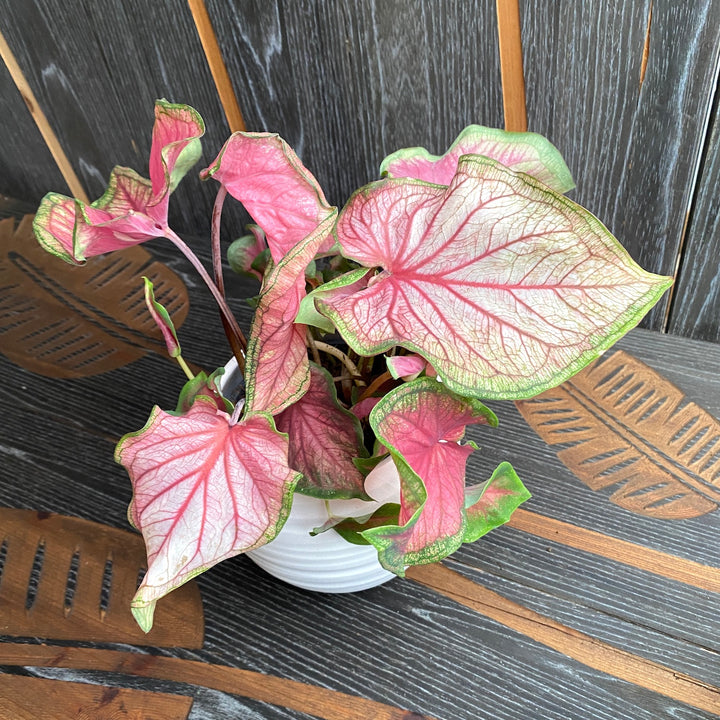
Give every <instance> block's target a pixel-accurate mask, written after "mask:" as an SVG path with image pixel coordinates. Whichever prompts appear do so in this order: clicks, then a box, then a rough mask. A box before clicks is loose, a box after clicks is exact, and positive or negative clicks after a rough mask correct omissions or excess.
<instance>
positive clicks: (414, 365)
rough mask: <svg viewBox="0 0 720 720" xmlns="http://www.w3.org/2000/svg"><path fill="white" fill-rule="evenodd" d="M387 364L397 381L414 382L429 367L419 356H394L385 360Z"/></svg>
mask: <svg viewBox="0 0 720 720" xmlns="http://www.w3.org/2000/svg"><path fill="white" fill-rule="evenodd" d="M385 362H386V363H387V368H388V370H389V371H390V374H391V375H392V376H393V378H395V380H399V379H400V378H405V379H409V380H414V379H415V377H417V375H419V374H420V373H421V372H422V371H423V370H424V369H425V368H426V367H427V362H426V361H425V360H424V359H423V358H421V357H420V356H419V355H393V356H392V357H388V358H385Z"/></svg>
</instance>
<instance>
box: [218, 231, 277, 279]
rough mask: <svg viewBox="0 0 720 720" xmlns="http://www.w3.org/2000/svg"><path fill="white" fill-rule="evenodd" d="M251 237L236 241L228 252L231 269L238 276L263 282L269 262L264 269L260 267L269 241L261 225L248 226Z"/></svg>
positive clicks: (243, 237)
mask: <svg viewBox="0 0 720 720" xmlns="http://www.w3.org/2000/svg"><path fill="white" fill-rule="evenodd" d="M247 229H248V230H249V231H250V234H249V235H243V236H242V237H239V238H237V240H234V241H233V242H232V243H231V244H230V247H229V248H228V251H227V259H228V263H229V265H230V268H231V269H232V271H233V272H236V273H237V274H238V275H248V276H250V277H255V278H258V279H259V280H262V278H263V275H264V273H265V267H266V266H267V262H265V263H264V265H263V266H262V267H259V266H258V261H259V259H260V255H261V254H262V253H263V252H265V251H266V250H267V249H268V247H267V240H266V239H265V233H264V232H263V230H262V228H261V227H260V226H259V225H248V226H247Z"/></svg>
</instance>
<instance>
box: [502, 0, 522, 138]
mask: <svg viewBox="0 0 720 720" xmlns="http://www.w3.org/2000/svg"><path fill="white" fill-rule="evenodd" d="M496 7H497V25H498V46H499V48H500V73H501V76H502V88H503V115H504V117H505V130H509V131H511V132H525V131H526V130H527V111H526V108H525V77H524V75H523V54H522V36H521V32H520V5H519V3H518V0H497V3H496Z"/></svg>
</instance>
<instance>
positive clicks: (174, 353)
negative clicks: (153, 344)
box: [143, 276, 181, 357]
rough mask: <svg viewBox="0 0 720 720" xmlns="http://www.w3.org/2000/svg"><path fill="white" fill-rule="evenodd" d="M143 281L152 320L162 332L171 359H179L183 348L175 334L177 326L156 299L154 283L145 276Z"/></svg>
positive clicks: (146, 302) (146, 303)
mask: <svg viewBox="0 0 720 720" xmlns="http://www.w3.org/2000/svg"><path fill="white" fill-rule="evenodd" d="M143 280H144V281H145V305H147V309H148V311H149V312H150V315H151V317H152V319H153V320H154V321H155V324H156V325H157V326H158V327H159V328H160V331H161V332H162V335H163V340H165V345H166V346H167V351H168V354H169V355H170V357H178V355H180V354H181V348H180V343H179V341H178V337H177V333H176V332H175V325H173V321H172V319H171V318H170V314H169V313H168V311H167V310H166V309H165V307H164V306H163V304H162V303H159V302H158V301H157V300H156V299H155V292H154V290H153V284H152V281H151V280H150V279H149V278H147V277H144V276H143Z"/></svg>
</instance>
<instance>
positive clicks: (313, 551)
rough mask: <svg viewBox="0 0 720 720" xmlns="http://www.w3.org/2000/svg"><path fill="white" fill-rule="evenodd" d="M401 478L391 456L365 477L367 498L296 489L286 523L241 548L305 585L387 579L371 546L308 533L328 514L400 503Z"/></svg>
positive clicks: (321, 587)
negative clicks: (328, 497)
mask: <svg viewBox="0 0 720 720" xmlns="http://www.w3.org/2000/svg"><path fill="white" fill-rule="evenodd" d="M236 372H237V363H236V361H235V360H234V359H233V360H231V361H230V362H229V363H228V364H227V365H226V366H225V375H223V377H222V381H221V383H220V387H221V390H222V389H223V388H224V387H232V385H233V375H234V374H235V373H236ZM399 488H400V483H399V478H398V475H397V471H396V470H395V465H394V464H393V463H392V460H391V459H390V458H387V459H386V460H384V461H383V462H381V463H380V464H379V465H378V467H377V468H376V469H375V470H373V471H372V473H370V475H369V476H368V478H367V480H366V492H367V493H368V494H369V495H370V496H371V497H373V498H374V500H373V501H372V502H363V501H361V500H332V501H330V502H329V503H327V504H326V502H325V501H324V500H319V499H317V498H313V497H308V496H307V495H301V494H299V493H296V494H295V495H294V497H293V505H292V509H291V511H290V516H289V517H288V519H287V521H286V522H285V525H283V528H282V530H281V531H280V532H279V533H278V535H277V537H275V539H274V540H272V542H269V543H268V544H267V545H263V546H262V547H260V548H257V549H256V550H251V551H250V552H248V553H246V554H247V556H248V557H249V558H250V559H251V560H252V561H253V562H254V563H256V564H257V565H259V566H260V567H261V568H263V570H265V571H266V572H268V573H269V574H270V575H272V576H273V577H276V578H278V579H280V580H284V581H285V582H287V583H289V584H290V585H295V586H296V587H299V588H303V589H305V590H315V591H317V592H326V593H344V592H357V591H359V590H367V589H368V588H371V587H375V586H377V585H381V584H382V583H384V582H387V581H388V580H392V578H394V577H395V575H394V574H393V573H391V572H388V571H387V570H385V568H383V567H382V565H380V563H379V561H378V558H377V551H376V550H375V548H374V547H372V546H370V545H354V544H352V543H349V542H347V541H346V540H343V538H342V537H341V536H340V535H338V533H336V532H335V531H334V530H327V531H326V532H324V533H321V534H320V535H315V536H313V535H310V532H311V530H313V529H314V528H316V527H320V526H321V525H324V524H325V523H326V522H327V520H328V519H329V513H328V509H329V511H330V513H332V514H333V515H334V516H339V517H360V516H362V515H367V514H369V513H371V512H373V510H375V509H376V508H378V507H380V506H381V505H383V504H384V503H387V502H399V496H400V489H399Z"/></svg>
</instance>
